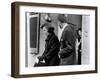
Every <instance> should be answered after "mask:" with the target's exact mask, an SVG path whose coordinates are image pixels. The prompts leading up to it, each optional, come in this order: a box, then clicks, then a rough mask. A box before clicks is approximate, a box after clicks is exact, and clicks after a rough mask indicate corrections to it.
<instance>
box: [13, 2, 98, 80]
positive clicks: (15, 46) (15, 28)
mask: <svg viewBox="0 0 100 80" xmlns="http://www.w3.org/2000/svg"><path fill="white" fill-rule="evenodd" d="M20 6H39V7H57V8H73V9H91V10H95V70H89V71H75V72H55V73H43V74H23V75H20V74H19V70H20V67H19V65H20V64H19V57H20V56H19V42H20V41H19V40H20V39H19V34H20V32H19V24H20V22H19V15H20V14H19V7H20ZM97 13H98V10H97V7H96V6H81V5H63V4H47V3H31V2H13V3H11V76H12V77H15V78H25V77H42V76H58V75H72V74H86V73H97V72H98V70H97V66H98V65H97V62H98V61H97V60H98V57H97V56H98V55H97V51H98V47H97V46H98V45H97V44H98V37H97V36H98V34H97V33H98V31H97V30H98V27H97V24H98V22H97Z"/></svg>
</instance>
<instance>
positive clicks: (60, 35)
mask: <svg viewBox="0 0 100 80" xmlns="http://www.w3.org/2000/svg"><path fill="white" fill-rule="evenodd" d="M13 6H14V7H13ZM13 11H14V12H13ZM12 14H13V18H12V19H13V20H15V21H13V20H12V32H13V34H12V39H13V42H12V49H14V50H12V52H13V53H12V64H13V65H12V76H14V77H24V76H26V77H31V76H32V77H36V76H54V75H66V74H81V73H96V72H97V7H93V6H76V5H75V6H74V5H57V4H48V5H47V4H39V3H23V2H22V3H19V2H15V3H14V4H12Z"/></svg>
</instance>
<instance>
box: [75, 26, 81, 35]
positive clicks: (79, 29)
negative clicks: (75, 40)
mask: <svg viewBox="0 0 100 80" xmlns="http://www.w3.org/2000/svg"><path fill="white" fill-rule="evenodd" d="M79 31H81V32H82V28H78V29H77V31H76V32H77V35H78V36H79Z"/></svg>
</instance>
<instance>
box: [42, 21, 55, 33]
mask: <svg viewBox="0 0 100 80" xmlns="http://www.w3.org/2000/svg"><path fill="white" fill-rule="evenodd" d="M44 27H45V28H46V29H47V31H48V33H54V27H53V26H52V25H51V24H50V23H45V24H43V25H42V26H41V29H43V28H44Z"/></svg>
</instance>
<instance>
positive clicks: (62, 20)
mask: <svg viewBox="0 0 100 80" xmlns="http://www.w3.org/2000/svg"><path fill="white" fill-rule="evenodd" d="M57 18H58V25H59V27H60V28H62V27H63V25H62V24H63V23H68V21H67V17H66V16H65V14H59V15H58V17H57Z"/></svg>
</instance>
